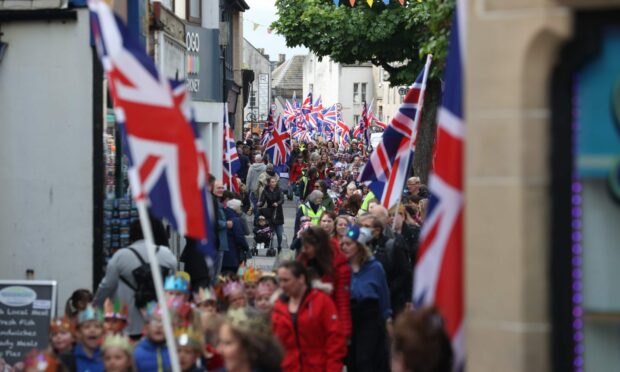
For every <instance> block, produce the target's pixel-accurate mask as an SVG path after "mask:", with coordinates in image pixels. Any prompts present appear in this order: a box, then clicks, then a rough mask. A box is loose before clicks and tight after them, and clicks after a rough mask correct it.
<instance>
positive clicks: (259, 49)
mask: <svg viewBox="0 0 620 372" xmlns="http://www.w3.org/2000/svg"><path fill="white" fill-rule="evenodd" d="M257 50H258V52H259V53H260V54H265V48H258V49H257Z"/></svg>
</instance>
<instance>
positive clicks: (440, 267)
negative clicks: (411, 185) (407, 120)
mask: <svg viewBox="0 0 620 372" xmlns="http://www.w3.org/2000/svg"><path fill="white" fill-rule="evenodd" d="M464 11H465V9H464V8H463V7H461V8H460V9H459V6H457V8H456V11H455V15H454V22H453V25H452V31H451V36H450V47H449V49H448V58H447V64H446V71H445V76H444V81H445V90H444V96H443V100H442V105H441V107H440V108H439V110H438V113H437V129H438V132H437V143H436V161H435V168H434V170H433V172H432V173H431V175H430V178H429V190H430V193H431V197H430V202H429V206H428V212H427V217H426V220H425V222H424V225H423V226H422V232H421V237H420V238H421V239H420V249H419V251H418V256H417V259H416V266H415V279H414V293H413V300H414V303H415V304H416V305H417V306H423V305H431V304H434V305H436V306H437V307H438V308H439V310H440V311H441V314H442V315H443V317H444V319H445V322H446V323H445V325H446V330H447V332H448V335H449V336H450V340H451V341H452V348H453V350H454V356H455V365H454V368H453V370H455V371H459V370H462V369H463V368H464V365H465V336H464V331H463V319H464V309H463V209H464V207H463V134H464V120H463V76H462V75H463V58H462V53H461V51H462V50H463V49H462V48H463V44H462V43H461V40H462V38H463V37H464V33H463V30H462V29H460V28H459V26H463V25H464V22H463V20H462V19H460V15H461V13H460V12H464Z"/></svg>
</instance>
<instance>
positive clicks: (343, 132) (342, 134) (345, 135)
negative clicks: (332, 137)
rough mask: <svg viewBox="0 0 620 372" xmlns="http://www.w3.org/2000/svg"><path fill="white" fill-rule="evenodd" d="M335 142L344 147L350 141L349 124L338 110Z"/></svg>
mask: <svg viewBox="0 0 620 372" xmlns="http://www.w3.org/2000/svg"><path fill="white" fill-rule="evenodd" d="M336 136H337V138H336V143H337V144H338V145H340V147H342V148H346V147H347V145H348V144H349V141H350V136H349V126H348V125H346V124H345V122H344V121H343V120H342V113H341V112H340V111H338V121H337V122H336Z"/></svg>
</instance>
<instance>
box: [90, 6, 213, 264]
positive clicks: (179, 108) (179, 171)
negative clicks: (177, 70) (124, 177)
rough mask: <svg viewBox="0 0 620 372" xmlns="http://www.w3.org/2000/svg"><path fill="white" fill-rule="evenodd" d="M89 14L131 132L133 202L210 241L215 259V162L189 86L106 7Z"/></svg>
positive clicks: (122, 120)
mask: <svg viewBox="0 0 620 372" xmlns="http://www.w3.org/2000/svg"><path fill="white" fill-rule="evenodd" d="M89 9H90V18H91V30H92V34H93V39H94V41H95V45H96V47H97V51H98V54H99V58H100V59H101V63H102V65H103V68H104V70H105V72H106V75H107V78H108V83H109V87H110V92H111V94H112V100H113V103H114V112H115V115H116V118H117V122H118V123H119V125H120V126H121V128H122V131H123V132H124V134H125V143H126V144H127V146H126V147H125V150H126V154H127V156H128V159H129V163H130V164H129V165H130V168H129V172H128V173H129V179H130V183H131V188H132V192H133V195H134V198H135V199H136V200H144V201H145V202H146V203H147V204H148V205H149V207H150V209H151V212H152V213H153V214H154V215H156V216H157V217H159V218H165V219H166V220H167V221H168V222H169V223H170V224H171V225H172V226H173V227H174V228H175V229H176V230H177V231H178V232H179V233H180V234H182V235H187V236H189V237H192V238H195V239H198V240H200V241H201V242H203V243H204V244H203V245H202V247H203V248H204V251H203V253H205V254H208V255H209V256H210V257H211V259H214V258H215V247H214V245H213V243H212V242H213V239H212V238H211V237H212V236H213V235H212V231H211V226H212V224H211V223H210V216H211V211H210V210H209V209H208V208H209V204H210V203H207V202H206V199H207V198H208V197H209V194H210V193H209V192H208V190H207V182H206V180H207V176H208V174H209V172H208V168H207V164H208V163H207V161H206V156H205V154H204V151H203V149H202V148H201V146H199V145H200V138H198V131H197V128H196V127H195V126H193V125H192V122H191V119H192V118H191V109H190V108H189V104H188V103H187V99H188V97H187V95H186V94H185V87H184V85H183V84H182V83H180V82H173V83H171V82H170V81H169V80H168V79H167V78H166V77H165V76H164V75H162V74H160V73H159V72H158V71H157V68H156V67H155V64H154V63H153V61H152V59H151V58H150V57H149V56H148V55H147V54H146V53H145V52H144V50H143V48H141V47H140V46H139V44H138V43H137V42H136V41H135V40H133V39H131V38H130V37H129V34H128V31H127V28H126V27H125V25H123V24H122V22H121V21H120V20H119V18H118V17H116V16H115V15H114V14H113V13H112V11H111V10H110V9H109V7H108V5H107V4H105V3H104V2H102V1H94V0H93V1H90V2H89ZM201 205H202V206H203V207H202V208H197V206H201Z"/></svg>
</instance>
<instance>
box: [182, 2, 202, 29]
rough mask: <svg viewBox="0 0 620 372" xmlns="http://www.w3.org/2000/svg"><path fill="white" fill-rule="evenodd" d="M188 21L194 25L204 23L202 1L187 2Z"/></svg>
mask: <svg viewBox="0 0 620 372" xmlns="http://www.w3.org/2000/svg"><path fill="white" fill-rule="evenodd" d="M185 1H186V2H185V9H186V10H185V11H186V12H187V20H188V21H190V22H192V23H197V24H201V23H202V0H185Z"/></svg>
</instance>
